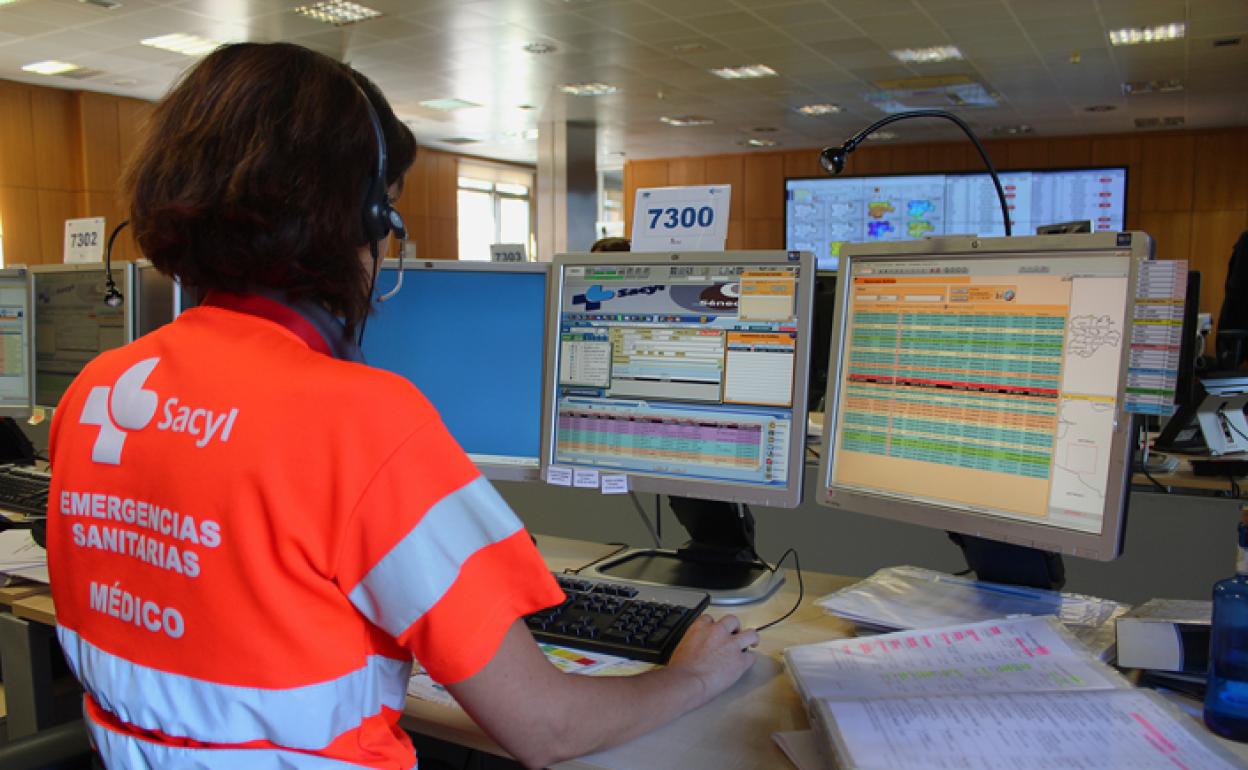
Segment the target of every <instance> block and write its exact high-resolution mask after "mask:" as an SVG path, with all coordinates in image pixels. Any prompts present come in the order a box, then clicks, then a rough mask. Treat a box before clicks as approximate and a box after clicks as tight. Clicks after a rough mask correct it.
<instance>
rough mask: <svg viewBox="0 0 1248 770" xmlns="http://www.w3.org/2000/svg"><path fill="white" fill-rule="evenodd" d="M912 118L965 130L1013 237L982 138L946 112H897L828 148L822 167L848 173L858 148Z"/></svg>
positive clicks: (821, 157) (822, 155) (1008, 233)
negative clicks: (942, 121)
mask: <svg viewBox="0 0 1248 770" xmlns="http://www.w3.org/2000/svg"><path fill="white" fill-rule="evenodd" d="M910 118H944V119H945V120H949V121H952V122H954V123H955V124H957V126H958V128H960V129H962V133H964V134H966V137H967V138H968V139H970V140H971V143H972V144H974V145H975V149H976V150H977V151H978V152H979V157H980V159H982V160H983V161H984V165H985V166H987V167H988V176H990V177H992V184H993V186H995V187H996V188H997V199H998V200H999V201H1000V202H1001V217H1002V219H1004V220H1005V234H1006V236H1011V235H1013V234H1014V230H1013V228H1012V227H1011V226H1010V207H1009V204H1007V203H1006V201H1005V190H1004V189H1002V187H1001V179H1000V178H999V177H998V176H997V169H996V168H995V167H994V166H993V165H992V161H991V160H990V159H989V158H988V153H987V151H985V150H984V146H983V145H982V144H980V143H979V138H978V137H976V136H975V132H974V131H972V130H971V127H970V126H968V125H967V124H966V122H965V121H963V120H962V119H961V118H959V117H958V116H957V115H954V114H953V113H952V112H946V111H945V110H911V111H909V112H898V113H896V114H893V115H889V116H888V117H885V118H881V119H880V120H877V121H876V122H874V123H872V124H871V125H869V126H867V127H866V128H864V129H862V130H861V131H859V132H858V133H856V134H854V135H853V136H852V137H850V138H849V140H848V141H847V142H845V144H842V145H841V146H839V147H825V148H824V149H823V152H820V153H819V165H820V166H822V167H823V170H824V171H826V172H828V173H829V174H831V175H833V176H836V175H837V174H839V173H841V171H843V170H844V169H845V158H846V157H847V156H848V155H849V154H850V153H851V152H853V151H854V150H855V149H857V148H858V145H859V144H861V143H862V142H863V140H865V139H866V138H867V137H868V136H870V135H871V134H872V133H874V132H876V131H878V130H880V129H881V128H883V127H884V126H887V125H888V124H889V123H896V122H897V121H899V120H909V119H910Z"/></svg>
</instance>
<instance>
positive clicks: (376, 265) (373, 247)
mask: <svg viewBox="0 0 1248 770" xmlns="http://www.w3.org/2000/svg"><path fill="white" fill-rule="evenodd" d="M368 251H369V253H370V254H371V255H372V257H373V277H372V278H370V279H369V281H368V295H367V296H368V312H367V313H365V314H364V320H363V321H360V336H359V337H358V338H356V340H355V344H356V345H358V346H359V347H361V348H363V347H364V329H365V328H366V327H367V326H368V317H369V316H370V315H372V314H373V292H374V291H375V290H376V289H377V273H379V272H381V255H380V254H378V253H377V241H372V240H370V241H369V242H368ZM401 274H402V271H400V275H401Z"/></svg>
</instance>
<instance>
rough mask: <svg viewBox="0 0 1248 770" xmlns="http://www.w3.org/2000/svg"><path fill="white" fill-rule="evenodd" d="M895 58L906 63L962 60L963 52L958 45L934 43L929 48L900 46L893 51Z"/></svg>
mask: <svg viewBox="0 0 1248 770" xmlns="http://www.w3.org/2000/svg"><path fill="white" fill-rule="evenodd" d="M892 54H893V58H894V59H896V60H897V61H899V62H905V63H906V64H934V63H936V62H942V61H961V60H962V52H961V51H959V50H958V47H957V46H956V45H934V46H929V47H927V48H899V49H898V50H896V51H893V52H892Z"/></svg>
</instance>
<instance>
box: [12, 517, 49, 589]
mask: <svg viewBox="0 0 1248 770" xmlns="http://www.w3.org/2000/svg"><path fill="white" fill-rule="evenodd" d="M0 575H7V576H8V577H10V578H21V579H24V580H33V581H35V582H38V583H43V584H45V585H46V584H48V583H49V582H50V581H49V580H48V552H47V551H45V550H43V548H41V547H39V544H38V543H36V542H35V540H34V538H33V537H31V534H30V530H28V529H10V530H7V531H5V532H0Z"/></svg>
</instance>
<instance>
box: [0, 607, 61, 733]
mask: <svg viewBox="0 0 1248 770" xmlns="http://www.w3.org/2000/svg"><path fill="white" fill-rule="evenodd" d="M0 604H3V605H5V606H7V607H8V608H9V612H8V613H0V661H2V662H3V665H4V692H5V700H6V701H7V705H8V712H9V713H8V737H9V740H14V739H16V738H23V737H25V736H28V735H33V734H35V733H36V732H38V731H39V730H41V729H43V728H46V727H50V726H51V724H52V706H53V692H52V656H51V650H52V634H53V633H54V632H55V628H54V627H55V625H56V610H55V608H54V607H53V605H52V594H51V593H50V592H49V589H48V587H47V586H43V585H22V586H6V587H4V588H0ZM10 613H11V614H10Z"/></svg>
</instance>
